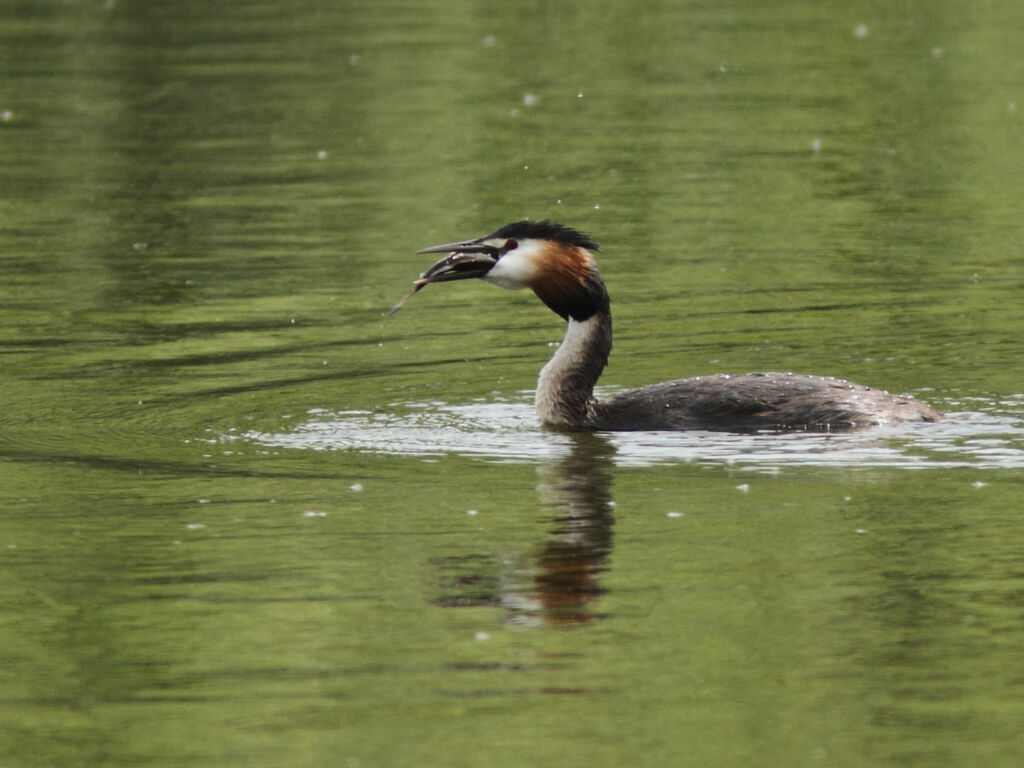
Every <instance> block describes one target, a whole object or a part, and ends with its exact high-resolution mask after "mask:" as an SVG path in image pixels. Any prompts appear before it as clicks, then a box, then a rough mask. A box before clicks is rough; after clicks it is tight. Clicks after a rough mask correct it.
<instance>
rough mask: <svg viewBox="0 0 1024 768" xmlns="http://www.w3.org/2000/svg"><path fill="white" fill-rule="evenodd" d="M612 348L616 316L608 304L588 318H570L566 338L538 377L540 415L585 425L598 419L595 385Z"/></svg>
mask: <svg viewBox="0 0 1024 768" xmlns="http://www.w3.org/2000/svg"><path fill="white" fill-rule="evenodd" d="M611 349H612V316H611V312H610V311H609V310H608V306H607V299H606V300H605V305H604V306H603V307H602V308H601V309H599V310H598V311H596V312H594V314H592V315H590V317H588V318H587V319H586V320H575V319H573V318H572V317H569V320H568V326H567V328H566V329H565V338H564V339H562V343H561V344H559V345H558V349H557V350H555V354H554V355H553V356H552V358H551V359H550V360H549V361H548V363H547V365H545V366H544V367H543V368H542V369H541V372H540V377H539V378H538V379H537V399H536V407H537V415H538V416H540V419H541V421H542V422H543V423H545V424H549V425H552V426H562V427H584V426H587V425H588V424H589V423H590V422H591V421H592V420H593V418H594V415H595V409H596V407H597V401H596V400H595V399H594V384H596V383H597V379H598V378H599V377H600V376H601V371H603V370H604V367H605V365H607V363H608V354H609V353H610V352H611Z"/></svg>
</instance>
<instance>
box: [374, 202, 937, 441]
mask: <svg viewBox="0 0 1024 768" xmlns="http://www.w3.org/2000/svg"><path fill="white" fill-rule="evenodd" d="M596 250H598V245H597V243H596V242H594V241H593V240H592V239H591V238H590V237H588V236H587V235H585V234H583V233H582V232H577V231H576V230H575V229H571V228H569V227H564V226H562V225H561V224H555V223H554V222H551V221H517V222H514V223H512V224H506V225H505V226H504V227H502V228H501V229H499V230H497V231H496V232H493V233H492V234H490V235H485V236H484V237H480V238H477V239H475V240H465V241H463V242H459V243H448V244H446V245H435V246H432V247H430V248H424V249H423V250H421V251H417V253H448V255H447V256H445V257H444V258H443V259H441V260H440V261H438V262H437V263H436V264H434V265H433V266H432V267H431V268H430V269H428V270H427V271H426V272H424V273H423V275H422V276H421V277H420V279H419V280H417V281H416V282H415V284H414V285H415V288H414V289H413V291H412V293H410V294H409V296H406V297H405V299H403V300H402V301H400V302H399V303H398V304H396V305H395V307H394V308H393V309H392V312H395V311H397V310H398V309H399V308H400V307H401V306H402V304H404V303H405V301H406V300H407V299H408V298H409V297H410V296H412V294H413V293H416V291H418V290H420V289H421V288H422V287H423V286H425V285H427V284H429V283H441V282H446V281H449V280H464V279H467V278H471V277H478V278H481V279H483V280H486V281H487V282H489V283H494V284H495V285H499V286H501V287H502V288H507V289H509V290H517V289H520V288H531V289H532V290H533V292H534V293H535V294H537V297H538V298H539V299H540V300H541V301H543V302H544V303H545V304H547V305H548V307H549V308H550V309H552V310H553V311H554V312H555V313H556V314H558V315H560V316H561V317H562V319H564V320H565V321H566V322H567V324H568V327H567V328H566V332H565V338H564V339H563V340H562V343H561V344H560V345H559V347H558V349H557V350H556V351H555V354H554V355H553V356H552V358H551V360H550V361H548V363H547V365H545V366H544V367H543V369H541V372H540V377H539V378H538V380H537V396H536V407H537V414H538V416H540V419H541V421H542V422H543V423H544V424H546V425H549V426H555V427H563V428H570V429H588V430H678V429H708V430H759V429H809V430H830V429H850V428H855V427H867V426H876V425H882V424H894V423H899V422H903V421H937V420H939V419H941V418H942V413H940V412H939V411H937V410H935V409H934V408H932V407H931V406H928V405H925V404H924V403H919V402H917V401H916V400H912V399H910V398H909V397H899V396H897V395H891V394H889V393H888V392H885V391H883V390H880V389H873V388H871V387H865V386H861V385H859V384H853V383H851V382H849V381H843V380H842V379H835V378H832V377H828V376H809V375H806V374H795V373H744V374H739V375H728V374H717V375H712V376H697V377H693V378H689V379H676V380H675V381H666V382H663V383H661V384H653V385H651V386H647V387H641V388H639V389H631V390H628V391H626V392H621V393H619V394H617V395H615V396H614V397H612V398H611V399H609V400H607V401H604V402H599V401H598V400H597V399H596V398H595V397H594V385H595V384H596V383H597V379H598V377H599V376H600V375H601V372H602V371H603V370H604V367H605V365H606V364H607V363H608V354H609V352H611V348H612V316H611V310H610V308H609V301H608V291H607V290H606V289H605V285H604V281H603V280H602V279H601V276H600V275H599V274H598V273H597V266H596V265H595V263H594V259H593V257H592V256H591V255H590V252H589V251H596Z"/></svg>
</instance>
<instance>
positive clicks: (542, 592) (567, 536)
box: [436, 432, 615, 626]
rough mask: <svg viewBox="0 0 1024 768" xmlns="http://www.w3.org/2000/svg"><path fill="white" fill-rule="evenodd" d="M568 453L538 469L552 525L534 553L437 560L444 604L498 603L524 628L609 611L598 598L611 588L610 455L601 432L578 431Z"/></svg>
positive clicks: (611, 450)
mask: <svg viewBox="0 0 1024 768" xmlns="http://www.w3.org/2000/svg"><path fill="white" fill-rule="evenodd" d="M567 437H568V438H569V439H570V440H571V441H572V447H571V450H570V452H569V454H568V455H567V456H565V457H563V458H561V459H557V460H553V461H551V462H549V463H547V464H542V465H541V466H540V467H539V468H538V475H539V477H540V482H539V484H538V494H539V497H540V503H541V505H542V507H543V508H544V509H545V510H549V511H551V512H552V513H553V514H552V517H551V519H552V521H553V523H554V525H553V527H552V529H551V531H550V533H549V535H548V537H547V540H546V541H544V543H543V544H542V545H541V546H540V550H539V552H538V553H537V554H536V555H531V554H527V553H512V554H509V553H504V554H502V555H471V556H468V557H456V558H444V559H442V560H440V561H436V564H437V565H439V566H440V567H441V569H442V570H443V572H444V576H443V578H442V581H443V586H444V588H445V592H446V594H444V595H443V596H442V597H441V598H440V599H439V600H438V601H437V602H438V603H439V604H441V605H446V606H469V605H477V606H479V605H497V606H501V607H502V608H504V609H505V611H506V612H507V621H508V622H509V623H511V624H515V625H518V626H566V625H576V624H586V623H589V622H592V621H594V620H595V619H599V618H602V617H603V616H604V615H605V614H603V613H602V612H600V611H599V610H596V608H595V602H596V601H597V599H598V598H599V597H600V596H601V595H602V594H604V593H605V592H606V591H607V590H606V588H605V587H603V586H602V585H601V576H602V574H603V573H604V571H605V570H606V569H607V567H608V566H607V563H608V558H609V555H610V554H611V549H612V541H613V531H612V528H613V525H614V517H613V515H612V509H613V508H614V506H615V504H614V501H613V500H612V492H611V491H612V473H611V467H612V457H613V456H614V453H615V449H614V447H613V446H612V445H611V444H610V443H609V442H608V441H607V440H606V439H604V438H603V437H601V436H600V435H596V434H592V433H587V432H577V433H571V434H569V435H567Z"/></svg>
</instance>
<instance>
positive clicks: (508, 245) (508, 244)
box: [503, 240, 519, 251]
mask: <svg viewBox="0 0 1024 768" xmlns="http://www.w3.org/2000/svg"><path fill="white" fill-rule="evenodd" d="M518 247H519V241H518V240H506V241H505V248H504V249H503V250H506V251H514V250H515V249H516V248H518Z"/></svg>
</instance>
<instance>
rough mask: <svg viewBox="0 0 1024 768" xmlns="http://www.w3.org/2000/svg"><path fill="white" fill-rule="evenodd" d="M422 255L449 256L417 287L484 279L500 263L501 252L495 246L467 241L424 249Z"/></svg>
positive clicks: (429, 272) (434, 266) (427, 274)
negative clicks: (428, 284) (499, 255)
mask: <svg viewBox="0 0 1024 768" xmlns="http://www.w3.org/2000/svg"><path fill="white" fill-rule="evenodd" d="M416 253H417V254H421V253H447V254H448V255H447V256H445V257H444V258H443V259H441V260H440V261H439V262H437V263H436V264H434V265H433V266H432V267H431V268H430V269H428V270H427V271H426V272H424V273H423V274H422V275H420V279H419V280H417V281H416V285H417V286H423V285H426V284H427V283H443V282H446V281H448V280H466V279H468V278H471V277H483V276H484V275H486V274H487V273H488V272H490V271H491V267H493V266H494V265H495V264H497V263H498V254H499V251H498V249H497V248H496V247H494V246H493V245H488V244H487V243H482V242H480V241H479V240H467V241H465V242H462V243H446V244H445V245H432V246H431V247H430V248H424V249H423V250H421V251H416Z"/></svg>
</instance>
